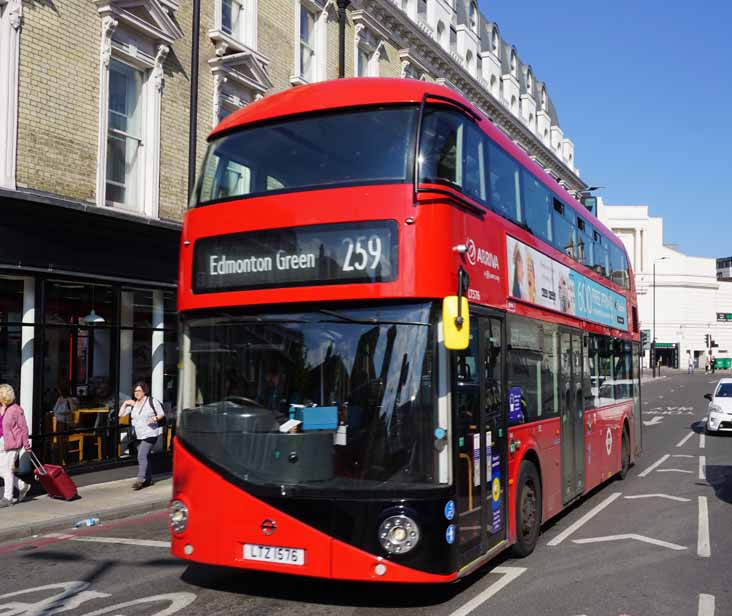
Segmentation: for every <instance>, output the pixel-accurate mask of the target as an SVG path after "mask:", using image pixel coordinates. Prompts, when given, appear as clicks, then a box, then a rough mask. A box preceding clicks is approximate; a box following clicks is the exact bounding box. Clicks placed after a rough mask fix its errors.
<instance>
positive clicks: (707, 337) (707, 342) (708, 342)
mask: <svg viewBox="0 0 732 616" xmlns="http://www.w3.org/2000/svg"><path fill="white" fill-rule="evenodd" d="M711 342H712V337H711V336H710V335H709V334H706V335H705V336H704V344H705V346H706V347H707V348H710V347H711V346H712V345H711Z"/></svg>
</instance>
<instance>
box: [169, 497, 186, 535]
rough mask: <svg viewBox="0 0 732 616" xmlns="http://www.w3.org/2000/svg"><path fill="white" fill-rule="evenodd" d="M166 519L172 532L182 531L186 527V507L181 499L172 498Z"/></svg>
mask: <svg viewBox="0 0 732 616" xmlns="http://www.w3.org/2000/svg"><path fill="white" fill-rule="evenodd" d="M168 519H169V521H170V528H171V529H172V530H173V532H174V533H182V532H183V531H184V530H185V529H186V526H188V507H186V506H185V505H184V504H183V503H182V502H181V501H179V500H174V501H173V502H172V503H170V509H169V512H168Z"/></svg>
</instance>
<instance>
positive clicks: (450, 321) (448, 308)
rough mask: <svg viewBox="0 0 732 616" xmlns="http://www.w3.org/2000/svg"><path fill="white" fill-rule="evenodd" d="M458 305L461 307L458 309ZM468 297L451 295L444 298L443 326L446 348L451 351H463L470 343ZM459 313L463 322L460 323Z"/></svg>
mask: <svg viewBox="0 0 732 616" xmlns="http://www.w3.org/2000/svg"><path fill="white" fill-rule="evenodd" d="M458 307H460V309H459V310H458ZM468 310H469V308H468V298H467V297H459V296H457V295H450V296H448V297H446V298H445V299H444V300H442V328H443V334H444V338H445V348H446V349H448V350H449V351H463V350H465V349H467V348H468V346H469V345H470V317H469V313H468ZM458 315H460V316H461V317H462V323H460V324H458Z"/></svg>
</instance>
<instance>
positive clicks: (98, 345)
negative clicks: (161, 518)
mask: <svg viewBox="0 0 732 616" xmlns="http://www.w3.org/2000/svg"><path fill="white" fill-rule="evenodd" d="M0 205H2V206H3V213H4V216H3V221H2V223H0V226H2V227H3V244H4V248H3V249H2V253H1V254H2V256H1V258H0V261H1V263H0V382H3V383H10V384H11V385H12V386H13V387H14V388H15V390H16V397H17V399H18V401H19V403H20V404H21V405H22V406H23V408H24V409H25V412H26V417H27V418H28V420H29V424H30V427H31V433H32V441H33V448H34V451H36V452H37V453H38V455H39V457H40V458H41V459H42V460H43V461H44V462H51V463H59V464H62V465H64V466H72V467H75V466H77V465H84V466H89V465H101V464H110V463H115V462H119V461H123V460H125V459H126V458H129V457H130V456H131V455H133V454H134V449H133V448H132V447H131V444H130V442H129V440H130V439H129V425H128V424H127V423H126V422H127V418H122V419H120V418H118V416H117V413H118V409H119V407H120V404H121V402H122V401H124V400H126V399H128V398H131V397H132V388H133V387H132V386H133V384H134V383H135V382H137V381H145V382H146V383H148V384H149V385H150V391H151V394H152V396H153V397H155V398H156V399H158V400H160V401H161V402H162V403H163V407H164V408H165V411H166V415H167V418H168V421H167V425H166V429H165V430H164V435H163V438H162V439H160V442H159V445H158V448H159V449H168V448H169V447H170V442H171V437H172V433H173V430H174V427H173V418H174V416H175V410H176V409H175V403H176V380H177V368H176V364H177V355H178V351H177V317H176V306H175V293H176V288H175V283H176V272H177V258H178V242H179V238H180V231H179V226H178V225H177V224H175V223H166V222H161V221H152V222H151V221H150V220H148V219H138V218H137V217H134V216H120V215H116V214H110V213H109V212H107V211H95V210H96V208H84V207H78V206H76V205H75V204H68V203H66V202H54V201H53V200H50V199H46V200H43V199H38V198H36V199H33V198H31V197H30V196H23V197H21V198H8V197H7V195H6V194H3V193H0Z"/></svg>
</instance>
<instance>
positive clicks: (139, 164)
mask: <svg viewBox="0 0 732 616" xmlns="http://www.w3.org/2000/svg"><path fill="white" fill-rule="evenodd" d="M117 66H120V67H124V68H125V71H124V72H126V73H127V75H126V77H127V79H129V78H130V77H132V79H133V80H134V81H135V87H136V88H137V92H136V97H137V104H136V107H135V112H134V122H135V123H136V124H137V127H136V129H137V131H138V133H139V134H138V135H134V134H131V133H130V132H129V131H128V130H127V131H123V130H120V129H117V128H113V127H112V124H113V123H112V122H111V121H109V120H111V118H112V116H113V114H117V115H120V116H123V114H120V113H118V112H115V111H113V110H112V106H111V100H110V99H111V96H112V89H111V87H110V88H109V89H108V91H107V112H108V118H109V120H108V124H107V153H106V158H107V169H106V173H105V191H104V204H105V205H106V206H107V207H112V208H116V209H123V210H130V209H132V208H134V207H135V205H136V204H137V203H139V202H140V201H142V200H143V199H144V195H143V190H144V178H143V177H141V176H142V173H143V165H144V163H145V149H144V148H145V140H144V139H143V137H144V132H145V118H146V115H147V112H146V111H147V110H146V103H147V100H146V96H145V87H144V84H145V82H146V80H147V76H146V75H145V71H144V70H142V69H140V68H138V67H136V66H133V65H132V64H130V63H128V62H125V61H124V60H123V59H120V58H117V57H112V59H111V60H110V64H109V76H110V85H111V81H112V74H113V73H117V74H120V73H122V72H123V71H119V70H115V69H116V67H117ZM128 83H129V82H128ZM123 117H124V118H125V119H126V120H127V122H128V123H129V121H130V117H131V116H128V115H124V116H123ZM110 139H116V140H120V141H122V142H123V143H124V144H125V146H126V145H127V140H131V141H136V142H137V150H136V153H135V156H134V157H135V162H134V168H133V169H132V171H131V172H130V173H128V170H127V149H126V147H125V158H124V161H123V164H124V167H125V174H124V182H123V183H120V182H117V181H115V180H111V179H110V172H109V164H110V160H111V147H110V145H109V141H110ZM110 184H111V185H112V186H116V187H117V188H122V189H123V190H124V191H125V197H126V198H125V200H124V201H113V200H112V199H109V198H108V194H107V191H108V187H109V185H110ZM128 192H132V198H131V199H128V198H127V193H128Z"/></svg>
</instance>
